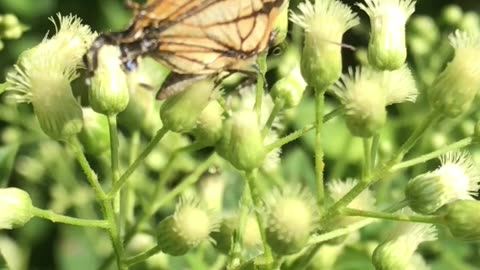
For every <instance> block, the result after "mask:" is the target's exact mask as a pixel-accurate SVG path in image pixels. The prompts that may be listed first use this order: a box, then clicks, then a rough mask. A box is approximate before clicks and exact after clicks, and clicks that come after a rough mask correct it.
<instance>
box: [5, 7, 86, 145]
mask: <svg viewBox="0 0 480 270" xmlns="http://www.w3.org/2000/svg"><path fill="white" fill-rule="evenodd" d="M59 19H60V26H59V27H56V28H57V29H58V31H57V33H56V34H55V35H54V36H53V37H52V38H51V39H44V40H43V41H42V42H41V43H40V44H39V45H37V46H35V47H34V48H32V49H30V50H28V51H26V52H25V53H23V54H22V56H21V58H20V60H19V64H18V65H17V66H15V70H14V71H12V72H10V73H9V74H8V75H7V81H8V82H9V84H10V86H9V88H7V90H9V91H11V93H12V97H13V98H14V99H16V101H17V102H28V103H32V105H33V109H34V112H35V114H36V116H37V119H38V121H39V123H40V127H41V128H42V129H43V131H44V132H45V133H46V134H47V135H49V136H50V137H52V138H54V139H62V140H63V139H68V138H70V137H72V136H73V135H75V134H77V133H78V132H80V130H81V129H82V124H83V120H82V109H81V107H80V105H79V104H78V102H77V101H76V100H75V98H74V96H73V94H72V89H71V86H70V83H71V82H72V81H73V80H74V79H75V78H77V77H78V74H77V73H76V68H77V66H78V65H79V61H80V59H81V56H82V55H83V54H85V51H86V50H87V48H88V46H89V42H91V40H92V39H93V37H94V35H93V34H92V33H91V31H90V28H88V27H87V26H83V25H81V21H80V20H79V19H78V18H76V17H74V16H67V17H60V16H59Z"/></svg>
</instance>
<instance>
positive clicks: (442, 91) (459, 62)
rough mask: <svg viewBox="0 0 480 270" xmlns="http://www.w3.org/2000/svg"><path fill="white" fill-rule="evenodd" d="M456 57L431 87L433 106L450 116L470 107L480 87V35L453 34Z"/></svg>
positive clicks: (455, 115) (429, 93) (430, 96)
mask: <svg viewBox="0 0 480 270" xmlns="http://www.w3.org/2000/svg"><path fill="white" fill-rule="evenodd" d="M449 38H450V43H451V44H452V46H453V47H454V48H455V57H454V58H453V60H452V61H451V62H450V63H449V64H448V66H447V67H446V68H445V70H443V71H442V73H440V75H438V77H437V78H436V79H435V81H434V82H433V84H432V86H431V87H430V88H429V90H428V98H429V100H430V103H431V105H432V106H433V108H434V109H435V110H437V111H438V112H439V113H442V114H444V115H445V116H447V117H457V116H459V115H461V114H463V113H465V112H467V111H468V110H469V109H470V106H471V105H472V102H473V100H474V98H475V96H476V95H477V93H478V90H479V89H480V35H479V34H469V33H465V32H459V31H456V32H455V34H453V35H450V37H449Z"/></svg>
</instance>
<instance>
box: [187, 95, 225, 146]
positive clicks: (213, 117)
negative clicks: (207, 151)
mask: <svg viewBox="0 0 480 270" xmlns="http://www.w3.org/2000/svg"><path fill="white" fill-rule="evenodd" d="M223 112H224V111H223V108H222V106H220V104H219V103H218V102H217V101H216V100H212V101H210V102H209V103H208V105H207V107H205V109H203V111H202V112H201V113H200V115H199V116H198V119H197V126H196V127H195V129H194V130H193V131H192V133H193V135H194V136H195V138H196V139H197V141H198V142H201V143H203V144H205V145H214V144H215V143H216V142H217V141H218V140H220V138H221V137H222V128H223Z"/></svg>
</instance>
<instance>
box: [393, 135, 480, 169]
mask: <svg viewBox="0 0 480 270" xmlns="http://www.w3.org/2000/svg"><path fill="white" fill-rule="evenodd" d="M470 144H472V138H465V139H463V140H460V141H457V142H454V143H452V144H449V145H446V146H445V147H442V148H441V149H438V150H436V151H433V152H431V153H428V154H425V155H421V156H419V157H416V158H412V159H410V160H407V161H403V162H400V163H398V164H396V165H394V166H393V167H392V171H397V170H401V169H404V168H408V167H411V166H414V165H417V164H420V163H424V162H426V161H428V160H431V159H434V158H436V157H438V156H441V155H443V154H445V153H447V152H450V151H454V150H457V149H460V148H463V147H467V146H469V145H470Z"/></svg>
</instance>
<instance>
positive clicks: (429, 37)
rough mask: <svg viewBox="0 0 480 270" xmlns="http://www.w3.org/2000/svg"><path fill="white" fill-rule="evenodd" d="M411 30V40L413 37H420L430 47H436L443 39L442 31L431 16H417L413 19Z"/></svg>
mask: <svg viewBox="0 0 480 270" xmlns="http://www.w3.org/2000/svg"><path fill="white" fill-rule="evenodd" d="M409 29H410V30H411V32H412V35H410V36H409V38H411V37H412V36H416V37H420V38H421V39H422V40H423V41H424V42H426V43H428V44H429V45H430V46H435V45H436V43H437V42H438V40H439V39H440V37H441V35H440V29H439V28H438V26H437V24H436V22H435V20H434V19H433V18H432V17H430V16H425V15H417V16H415V17H413V18H412V22H411V23H410V27H409Z"/></svg>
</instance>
